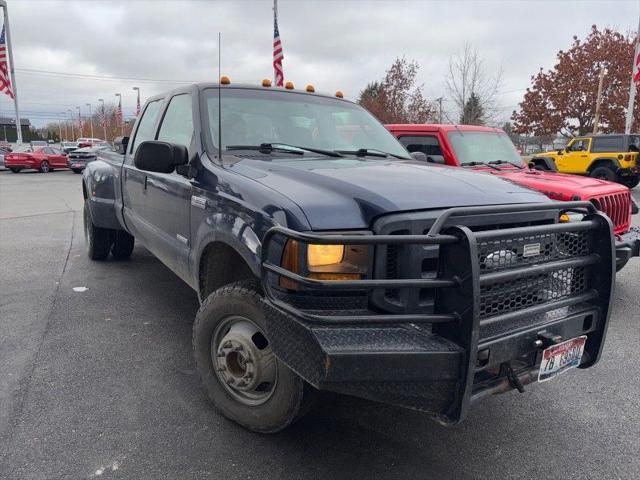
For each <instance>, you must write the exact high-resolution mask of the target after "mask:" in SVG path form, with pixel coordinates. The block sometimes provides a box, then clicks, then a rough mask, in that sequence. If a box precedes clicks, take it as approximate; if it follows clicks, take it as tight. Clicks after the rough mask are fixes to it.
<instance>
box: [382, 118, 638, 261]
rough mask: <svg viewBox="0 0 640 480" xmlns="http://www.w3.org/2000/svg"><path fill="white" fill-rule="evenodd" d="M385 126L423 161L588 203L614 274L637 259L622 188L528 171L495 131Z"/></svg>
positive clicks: (629, 207) (507, 140)
mask: <svg viewBox="0 0 640 480" xmlns="http://www.w3.org/2000/svg"><path fill="white" fill-rule="evenodd" d="M386 127H387V129H388V130H389V131H390V132H391V133H393V135H394V136H395V137H396V138H398V140H399V141H400V143H402V144H403V145H404V146H405V147H406V149H407V150H409V152H411V153H412V154H413V152H421V153H423V154H424V155H425V158H424V159H425V160H426V161H428V162H432V163H436V164H437V163H439V164H443V165H449V166H452V167H464V168H473V169H474V170H478V171H482V172H486V173H492V174H494V175H499V176H500V177H502V178H504V179H506V180H509V181H511V182H513V183H517V184H518V185H523V186H526V187H529V188H532V189H534V190H537V191H539V192H542V193H544V194H545V195H547V196H548V197H549V198H552V199H554V200H561V201H571V200H589V201H591V202H592V203H593V204H594V205H595V206H596V207H597V208H598V209H599V210H601V211H603V212H604V213H606V214H607V216H609V218H610V219H611V221H612V223H613V230H614V233H615V234H616V238H617V240H618V243H617V245H616V247H617V256H618V270H620V269H621V268H622V267H623V266H624V265H625V264H626V263H627V261H628V260H629V258H631V257H632V256H638V255H639V254H640V251H639V250H640V230H638V229H637V228H633V227H631V214H632V213H637V212H638V207H637V206H636V205H635V204H634V203H633V200H632V199H631V194H630V192H629V189H628V188H627V187H625V186H623V185H620V184H618V183H613V182H607V181H604V180H599V179H596V178H590V177H582V176H578V175H566V174H562V173H556V172H547V171H539V170H534V169H530V168H529V167H528V165H526V164H525V163H524V162H523V160H522V158H521V157H520V155H519V154H518V152H517V150H516V149H515V147H514V145H513V143H512V142H511V139H510V138H509V136H508V135H507V134H506V133H505V132H504V131H502V130H500V129H499V128H490V127H480V126H475V125H427V124H419V125H401V124H395V125H386ZM418 155H419V154H418ZM414 156H415V154H414Z"/></svg>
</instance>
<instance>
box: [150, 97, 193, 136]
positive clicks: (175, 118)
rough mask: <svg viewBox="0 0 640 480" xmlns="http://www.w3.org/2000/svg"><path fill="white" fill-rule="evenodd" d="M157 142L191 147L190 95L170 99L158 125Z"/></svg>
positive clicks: (191, 110)
mask: <svg viewBox="0 0 640 480" xmlns="http://www.w3.org/2000/svg"><path fill="white" fill-rule="evenodd" d="M158 140H162V141H163V142H170V143H176V144H178V145H183V146H185V147H187V148H190V147H191V141H192V140H193V107H192V104H191V95H189V94H188V93H185V94H181V95H176V96H175V97H173V98H172V99H171V102H169V106H168V107H167V111H166V112H165V114H164V118H163V119H162V124H161V125H160V132H159V133H158Z"/></svg>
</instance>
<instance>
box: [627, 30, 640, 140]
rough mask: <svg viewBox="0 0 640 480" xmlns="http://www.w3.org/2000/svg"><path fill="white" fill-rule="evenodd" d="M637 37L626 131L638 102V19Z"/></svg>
mask: <svg viewBox="0 0 640 480" xmlns="http://www.w3.org/2000/svg"><path fill="white" fill-rule="evenodd" d="M637 35H638V36H637V37H636V48H635V50H634V53H633V64H632V65H631V85H630V86H629V105H628V106H627V120H626V122H625V125H624V133H626V134H627V135H628V134H629V133H631V125H632V124H633V107H634V105H635V103H636V78H635V77H636V75H637V74H638V55H640V51H638V50H639V47H640V42H639V40H640V20H638V33H637Z"/></svg>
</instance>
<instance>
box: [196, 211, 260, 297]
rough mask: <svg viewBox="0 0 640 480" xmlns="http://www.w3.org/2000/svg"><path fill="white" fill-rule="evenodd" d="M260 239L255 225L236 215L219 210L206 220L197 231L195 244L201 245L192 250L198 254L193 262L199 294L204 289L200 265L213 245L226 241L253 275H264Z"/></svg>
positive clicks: (224, 243) (256, 276)
mask: <svg viewBox="0 0 640 480" xmlns="http://www.w3.org/2000/svg"><path fill="white" fill-rule="evenodd" d="M267 228H268V227H267ZM260 238H261V237H260V236H258V234H257V233H256V232H255V231H254V229H253V228H252V226H251V225H250V224H248V223H247V222H245V221H244V220H243V219H241V218H240V217H239V216H235V217H233V216H230V215H228V214H223V213H221V212H219V213H214V214H213V215H211V216H209V217H208V219H207V221H206V222H202V223H201V225H200V226H199V227H198V231H197V232H196V238H195V242H194V245H197V248H194V249H193V250H192V251H193V252H194V253H193V254H192V263H191V265H192V269H191V271H192V278H193V280H194V282H193V283H194V286H195V289H196V291H197V292H198V294H199V295H200V292H201V285H200V282H201V279H200V267H201V265H200V264H201V261H202V257H203V255H204V253H205V251H206V250H207V247H209V246H211V245H212V244H216V243H217V244H222V245H224V246H226V247H228V248H230V249H231V250H232V251H233V252H235V253H236V254H238V255H239V257H240V258H241V259H242V260H243V261H244V263H245V264H246V265H247V266H248V267H249V270H251V273H252V274H253V276H254V277H255V278H260V263H261V260H260V252H261V246H262V242H261V240H260ZM201 300H202V299H201Z"/></svg>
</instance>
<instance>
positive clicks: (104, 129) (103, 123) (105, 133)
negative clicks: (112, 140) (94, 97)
mask: <svg viewBox="0 0 640 480" xmlns="http://www.w3.org/2000/svg"><path fill="white" fill-rule="evenodd" d="M98 102H100V103H101V104H102V117H101V118H102V131H103V133H104V141H105V142H106V141H108V140H107V112H105V109H104V98H99V99H98Z"/></svg>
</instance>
